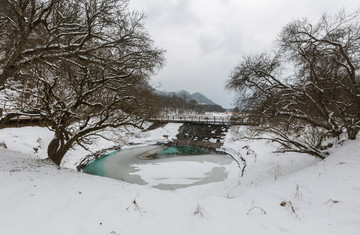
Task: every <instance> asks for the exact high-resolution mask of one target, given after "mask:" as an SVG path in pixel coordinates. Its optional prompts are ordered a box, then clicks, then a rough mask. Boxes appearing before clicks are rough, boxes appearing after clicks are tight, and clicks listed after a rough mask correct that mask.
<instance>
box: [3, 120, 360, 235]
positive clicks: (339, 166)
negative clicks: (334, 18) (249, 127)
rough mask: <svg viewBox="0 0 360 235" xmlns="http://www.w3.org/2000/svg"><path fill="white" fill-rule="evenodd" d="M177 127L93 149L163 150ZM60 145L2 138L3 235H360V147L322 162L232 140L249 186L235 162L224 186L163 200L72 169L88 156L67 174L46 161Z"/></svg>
mask: <svg viewBox="0 0 360 235" xmlns="http://www.w3.org/2000/svg"><path fill="white" fill-rule="evenodd" d="M178 127H179V125H178V124H168V125H167V126H165V127H163V128H159V129H156V130H153V131H150V132H146V133H140V132H135V131H134V130H131V131H130V132H129V133H132V134H129V133H128V134H124V133H125V132H122V133H123V134H119V135H115V137H114V142H113V143H111V142H109V141H104V140H98V141H97V143H96V144H94V145H93V147H92V148H93V150H94V151H95V150H98V149H100V148H106V147H110V146H111V145H114V144H119V143H120V144H122V145H123V144H128V143H145V144H149V143H153V142H156V141H164V138H168V139H171V138H174V136H175V134H176V131H177V129H178ZM164 136H166V137H164ZM51 137H52V133H50V132H49V131H48V130H47V129H45V128H40V127H25V128H9V129H3V130H0V185H1V193H0V234H4V235H8V234H9V235H13V234H14V235H17V234H19V235H27V234H34V235H41V234H61V235H64V234H66V235H72V234H86V235H91V234H109V235H111V234H129V235H133V234H141V235H144V234H154V235H155V234H156V235H161V234H166V235H169V234H274V235H279V234H299V235H300V234H301V235H303V234H307V235H310V234H314V235H321V234H324V235H325V234H326V235H327V234H341V235H356V234H360V216H359V210H360V152H359V149H360V141H359V140H356V141H346V142H345V143H344V144H343V145H342V146H337V147H335V148H333V149H331V151H330V152H331V155H330V156H329V157H328V158H327V159H326V160H324V161H319V160H317V159H314V158H313V157H311V156H308V155H304V154H293V153H292V154H275V153H272V151H273V150H274V149H275V146H273V145H272V144H271V143H268V142H265V141H256V142H244V141H240V140H237V138H236V135H235V134H234V133H233V132H229V133H228V135H227V137H226V140H225V148H227V149H228V150H229V151H232V152H233V153H234V156H236V153H238V154H241V156H242V157H244V158H245V159H246V161H247V164H248V165H247V167H246V170H245V174H244V176H243V177H240V175H241V171H240V170H239V168H238V167H237V164H236V163H235V162H234V163H233V164H232V165H231V167H230V168H229V175H228V178H227V179H226V180H225V181H223V182H217V183H210V184H205V185H199V186H193V187H188V188H184V189H177V190H172V191H164V190H159V189H154V188H152V187H150V186H149V185H135V184H129V183H126V182H122V181H119V180H114V179H110V178H104V177H98V176H92V175H87V174H84V173H79V172H77V171H75V170H73V169H69V168H74V164H75V163H76V162H77V161H79V160H80V158H81V157H82V156H84V155H86V154H87V153H86V152H85V151H84V150H81V149H75V150H72V151H71V152H70V153H69V154H68V155H67V157H66V162H65V163H64V166H63V168H61V169H58V168H57V167H55V166H54V165H52V164H51V163H50V162H49V161H47V160H43V159H44V158H45V157H46V146H47V144H48V143H49V141H50V140H51ZM245 146H246V147H245ZM199 167H201V166H199ZM181 170H183V171H194V172H196V167H187V168H183V169H181ZM156 171H157V172H156V173H159V171H164V172H166V171H167V168H166V164H164V165H163V166H162V167H161V165H157V166H156ZM145 173H146V174H144V177H146V175H149V174H150V175H151V171H149V168H147V171H146V172H145ZM169 174H171V172H169Z"/></svg>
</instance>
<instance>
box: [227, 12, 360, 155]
mask: <svg viewBox="0 0 360 235" xmlns="http://www.w3.org/2000/svg"><path fill="white" fill-rule="evenodd" d="M359 17H360V13H359V12H355V13H353V14H349V15H347V14H345V13H344V12H343V11H341V12H339V14H338V15H337V16H335V17H328V16H326V15H324V16H323V17H322V18H321V20H320V21H319V23H318V24H316V25H313V24H310V23H309V22H307V20H303V21H294V22H292V23H290V24H289V25H287V26H286V27H285V28H284V29H283V32H282V34H281V35H280V38H279V40H278V47H277V48H276V50H275V51H276V52H275V53H263V54H260V55H257V56H248V57H245V58H244V59H243V62H242V63H241V64H240V65H238V66H237V67H236V68H235V69H234V70H233V73H232V75H231V78H230V80H229V81H228V83H227V88H228V89H233V90H235V91H236V92H237V94H238V96H239V100H240V99H241V101H242V102H245V103H246V104H247V109H249V110H252V111H253V112H255V113H257V114H258V115H260V116H262V117H264V119H263V125H261V126H260V127H258V128H257V129H258V130H257V131H260V132H262V133H271V137H266V138H269V139H272V140H274V141H277V142H279V143H281V144H282V145H283V146H284V147H285V148H284V150H286V151H299V152H308V153H312V154H313V155H315V156H318V157H321V158H324V157H325V155H324V152H323V151H321V145H322V141H323V140H324V139H325V137H326V136H329V135H332V136H339V135H340V134H341V133H342V132H343V131H344V130H345V131H347V133H348V138H350V139H355V138H356V135H357V133H358V132H359V130H360V90H359V82H360V78H359V75H358V74H357V71H358V69H359V66H360V60H359V59H360V57H359V55H360V54H359V45H360V44H359V43H360V25H359ZM310 130H311V131H310ZM304 133H306V134H309V133H313V134H314V133H316V135H317V137H316V138H313V139H312V140H313V141H309V140H310V139H309V138H303V137H304ZM258 134H259V133H258ZM301 134H302V135H301Z"/></svg>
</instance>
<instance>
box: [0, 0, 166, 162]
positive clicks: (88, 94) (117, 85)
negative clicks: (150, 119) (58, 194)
mask: <svg viewBox="0 0 360 235" xmlns="http://www.w3.org/2000/svg"><path fill="white" fill-rule="evenodd" d="M5 4H6V6H8V7H9V9H10V10H11V11H10V13H11V14H10V13H9V14H7V12H1V16H2V18H1V20H2V21H1V22H2V23H1V24H0V27H1V28H0V29H1V30H2V32H4V34H6V35H8V41H6V43H4V44H3V45H2V47H1V49H2V52H3V54H4V57H2V58H3V61H1V62H2V63H1V64H3V68H2V73H1V75H0V80H1V82H0V85H3V86H4V87H5V88H6V90H11V91H14V92H16V93H18V94H21V95H23V96H26V99H25V100H24V102H23V104H24V106H25V111H26V112H27V113H32V114H37V115H41V117H42V118H43V119H45V122H46V123H47V124H48V126H49V128H50V129H51V130H53V131H54V132H55V136H54V139H53V140H52V141H51V143H50V145H49V148H48V156H49V158H51V159H52V160H53V161H54V162H55V163H56V164H58V165H60V163H61V161H62V159H63V157H64V155H65V154H66V152H67V151H68V150H69V149H70V148H72V147H73V146H74V145H75V144H79V145H82V146H84V143H86V142H87V141H90V140H91V136H93V135H96V134H97V132H98V131H100V130H103V129H106V128H117V127H119V126H123V125H132V126H136V127H141V123H142V122H143V121H144V119H145V118H146V115H150V114H151V112H152V111H153V109H151V107H152V106H151V97H152V96H151V91H150V89H149V86H148V84H147V79H148V78H149V76H150V75H151V74H153V73H154V72H155V71H156V70H157V69H158V68H160V67H161V66H162V64H163V61H164V58H163V50H160V49H157V48H156V47H154V46H153V42H152V40H151V39H150V37H149V35H148V34H147V33H146V31H145V30H144V28H143V19H144V15H143V14H140V13H137V12H129V11H128V10H127V1H126V0H80V1H75V0H74V1H63V0H54V1H52V0H51V1H35V0H32V1H30V0H28V1H26V0H24V1H10V0H9V1H6V2H5ZM22 32H28V33H26V34H25V35H23V33H22ZM12 34H14V35H15V36H18V37H19V39H17V40H18V42H13V41H11V39H12V38H16V37H15V36H14V35H12ZM18 34H19V35H18ZM15 41H16V40H15ZM20 44H21V45H22V46H17V45H20ZM0 71H1V70H0ZM13 104H17V103H16V102H13ZM17 108H18V109H19V106H17ZM84 147H85V146H84Z"/></svg>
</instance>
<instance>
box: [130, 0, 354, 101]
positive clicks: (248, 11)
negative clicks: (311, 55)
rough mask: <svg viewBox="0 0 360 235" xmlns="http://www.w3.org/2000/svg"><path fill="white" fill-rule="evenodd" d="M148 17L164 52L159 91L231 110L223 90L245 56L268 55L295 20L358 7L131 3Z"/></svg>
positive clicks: (328, 0) (241, 0) (280, 1)
mask: <svg viewBox="0 0 360 235" xmlns="http://www.w3.org/2000/svg"><path fill="white" fill-rule="evenodd" d="M130 4H131V7H132V8H133V9H138V10H143V11H145V12H146V13H147V15H148V19H147V21H146V27H147V28H148V30H149V33H150V34H151V36H152V38H153V39H154V40H155V42H156V44H157V46H159V47H161V48H164V49H166V50H167V53H166V58H167V65H166V67H165V68H164V69H163V70H162V71H160V73H159V74H158V75H157V76H155V77H154V79H153V83H154V84H159V83H161V89H165V90H172V91H175V90H181V89H185V90H188V91H189V92H196V91H199V92H202V93H204V94H205V95H206V96H208V97H209V98H211V99H213V101H215V102H217V103H219V104H221V105H223V106H224V107H230V106H231V105H230V102H231V98H232V97H231V94H227V93H226V92H224V84H225V81H226V80H227V79H228V75H229V74H230V72H231V70H232V68H233V67H234V66H235V65H236V64H237V63H238V62H239V60H240V59H241V57H242V56H243V55H244V54H249V53H256V52H259V51H263V50H268V49H270V47H271V46H272V45H273V42H274V40H275V39H276V37H277V35H278V34H279V33H280V31H281V28H282V27H283V26H285V25H286V24H287V23H289V22H290V21H291V20H293V19H299V18H303V17H307V18H309V19H310V20H312V21H313V20H317V19H318V18H320V17H321V15H322V14H323V13H324V12H328V13H329V14H334V13H336V12H337V11H338V10H339V9H341V8H345V9H348V10H349V11H353V10H355V9H357V8H359V7H360V3H359V2H358V0H342V1H341V2H339V1H338V0H316V1H314V0H303V1H298V0H271V1H269V0H252V1H248V0H246V1H245V0H211V1H205V0H132V1H131V2H130Z"/></svg>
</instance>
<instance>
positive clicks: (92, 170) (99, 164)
mask: <svg viewBox="0 0 360 235" xmlns="http://www.w3.org/2000/svg"><path fill="white" fill-rule="evenodd" d="M120 151H121V150H120V149H119V150H115V151H113V152H110V153H108V154H105V155H104V156H102V157H100V158H98V159H95V160H94V161H92V162H90V163H89V164H88V165H87V166H86V167H85V169H84V172H85V173H87V174H91V175H100V176H105V171H104V162H105V159H106V158H108V157H110V156H113V155H115V154H117V153H118V152H120Z"/></svg>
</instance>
